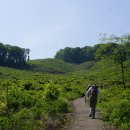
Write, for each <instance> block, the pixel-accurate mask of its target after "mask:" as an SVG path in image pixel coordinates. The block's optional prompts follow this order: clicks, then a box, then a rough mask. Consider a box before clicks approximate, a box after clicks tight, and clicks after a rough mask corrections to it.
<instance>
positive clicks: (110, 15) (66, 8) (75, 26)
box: [0, 0, 130, 59]
mask: <svg viewBox="0 0 130 130" xmlns="http://www.w3.org/2000/svg"><path fill="white" fill-rule="evenodd" d="M129 12H130V0H0V42H2V43H4V44H10V45H15V46H19V47H23V48H30V49H31V52H30V58H31V59H44V58H53V57H54V55H55V54H56V52H57V51H58V50H59V49H61V48H65V47H77V46H78V47H84V46H93V45H95V44H97V43H99V42H100V41H99V39H100V33H108V34H115V35H118V36H121V35H123V34H126V33H130V15H129Z"/></svg>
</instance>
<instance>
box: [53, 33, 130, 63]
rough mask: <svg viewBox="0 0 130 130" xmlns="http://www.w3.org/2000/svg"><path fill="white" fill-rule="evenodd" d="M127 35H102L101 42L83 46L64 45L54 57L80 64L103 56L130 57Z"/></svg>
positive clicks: (119, 58)
mask: <svg viewBox="0 0 130 130" xmlns="http://www.w3.org/2000/svg"><path fill="white" fill-rule="evenodd" d="M129 37H130V36H129V35H127V36H126V35H125V36H122V37H117V36H113V35H112V36H109V37H106V36H105V37H102V39H101V43H100V44H96V45H94V46H92V47H91V46H85V47H83V48H80V47H76V48H71V47H66V48H64V49H60V50H59V51H58V52H57V53H56V55H55V58H56V59H59V60H63V61H65V62H68V63H74V64H80V63H83V62H87V61H98V60H101V59H103V58H106V57H107V58H114V59H118V60H121V59H122V60H124V59H126V60H127V59H130V40H129Z"/></svg>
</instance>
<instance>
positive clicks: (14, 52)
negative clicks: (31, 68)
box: [0, 43, 30, 67]
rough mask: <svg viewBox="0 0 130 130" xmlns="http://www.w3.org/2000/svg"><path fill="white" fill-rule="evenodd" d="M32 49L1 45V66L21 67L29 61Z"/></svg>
mask: <svg viewBox="0 0 130 130" xmlns="http://www.w3.org/2000/svg"><path fill="white" fill-rule="evenodd" d="M29 52H30V49H25V48H20V47H17V46H11V45H8V44H7V45H4V44H3V43H0V65H1V66H2V65H3V66H12V67H21V66H23V65H25V64H26V61H27V60H29Z"/></svg>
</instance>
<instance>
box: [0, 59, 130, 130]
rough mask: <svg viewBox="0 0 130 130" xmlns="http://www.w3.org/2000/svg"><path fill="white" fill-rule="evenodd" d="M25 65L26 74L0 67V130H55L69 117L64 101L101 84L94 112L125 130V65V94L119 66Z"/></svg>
mask: <svg viewBox="0 0 130 130" xmlns="http://www.w3.org/2000/svg"><path fill="white" fill-rule="evenodd" d="M28 64H29V65H30V66H31V67H30V68H29V69H25V70H19V69H14V68H8V67H0V90H1V91H0V129H2V130H6V129H7V128H8V129H14V130H25V129H27V130H37V129H53V128H56V127H58V126H59V125H60V124H62V123H63V122H64V119H65V113H68V112H71V111H72V108H71V105H70V102H69V101H70V100H73V99H76V98H78V97H82V96H84V94H85V92H86V89H87V83H96V84H97V85H98V86H99V87H100V86H101V84H102V87H103V88H102V89H101V88H100V89H101V93H102V102H101V103H98V108H99V109H100V110H101V112H102V116H103V119H104V120H107V121H109V122H110V123H112V124H114V125H115V126H117V127H119V128H120V129H121V130H128V129H129V128H130V126H129V125H130V124H129V122H130V113H129V112H130V76H129V75H130V61H127V62H125V80H126V88H123V85H122V75H121V69H120V66H119V65H117V64H115V63H114V62H113V61H112V60H102V61H100V62H96V63H95V62H86V63H83V64H80V65H76V64H69V63H65V62H63V61H60V60H56V59H43V60H42V59H39V60H32V61H29V63H28ZM108 113H109V114H108Z"/></svg>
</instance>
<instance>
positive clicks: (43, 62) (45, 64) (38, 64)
mask: <svg viewBox="0 0 130 130" xmlns="http://www.w3.org/2000/svg"><path fill="white" fill-rule="evenodd" d="M29 65H31V70H34V71H38V72H39V71H40V72H46V73H54V74H62V73H67V72H74V71H80V70H84V69H88V68H90V67H91V66H93V65H94V62H85V63H83V64H80V65H77V64H70V63H66V62H64V61H61V60H58V59H53V58H48V59H38V60H31V61H29Z"/></svg>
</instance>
